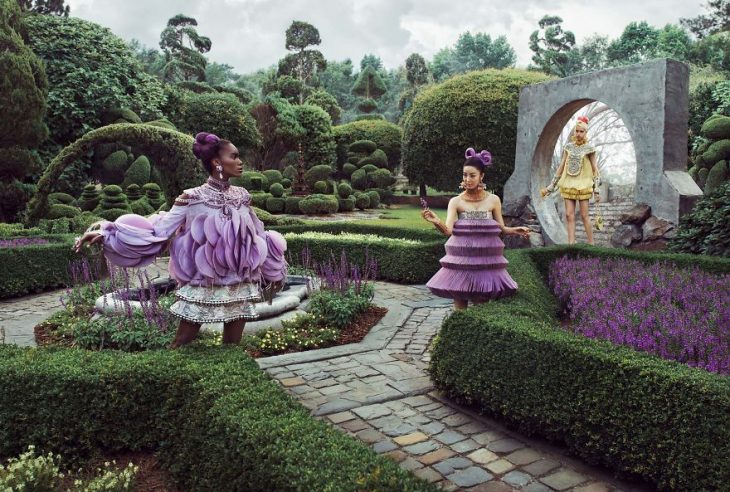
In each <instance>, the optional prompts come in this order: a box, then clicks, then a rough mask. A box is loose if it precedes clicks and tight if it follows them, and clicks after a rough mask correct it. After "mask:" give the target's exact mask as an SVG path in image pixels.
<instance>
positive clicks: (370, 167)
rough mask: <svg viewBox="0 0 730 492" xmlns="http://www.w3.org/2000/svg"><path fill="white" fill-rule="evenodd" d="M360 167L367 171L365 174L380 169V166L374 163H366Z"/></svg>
mask: <svg viewBox="0 0 730 492" xmlns="http://www.w3.org/2000/svg"><path fill="white" fill-rule="evenodd" d="M360 169H362V170H363V171H365V174H370V173H372V172H374V171H377V170H378V166H374V165H372V164H365V165H363V166H362V167H361V168H360ZM386 171H387V169H386Z"/></svg>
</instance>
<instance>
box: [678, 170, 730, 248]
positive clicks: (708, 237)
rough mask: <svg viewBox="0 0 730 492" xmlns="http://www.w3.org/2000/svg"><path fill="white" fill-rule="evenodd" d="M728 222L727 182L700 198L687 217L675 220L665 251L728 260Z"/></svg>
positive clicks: (729, 189)
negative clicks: (675, 233) (674, 229)
mask: <svg viewBox="0 0 730 492" xmlns="http://www.w3.org/2000/svg"><path fill="white" fill-rule="evenodd" d="M702 170H706V169H702ZM702 170H701V171H702ZM729 221H730V182H728V181H725V182H724V183H723V184H721V185H719V186H718V187H717V188H716V189H715V190H714V191H713V192H711V193H709V194H707V195H705V196H703V197H702V198H700V199H699V200H698V201H697V203H696V204H695V206H694V208H693V209H692V212H691V213H689V214H685V215H683V216H682V217H681V218H680V219H679V225H678V226H677V235H676V236H675V237H674V238H672V239H671V240H670V241H669V249H670V250H671V251H677V252H682V253H693V254H701V255H710V256H723V257H730V228H728V227H727V224H728V223H730V222H729Z"/></svg>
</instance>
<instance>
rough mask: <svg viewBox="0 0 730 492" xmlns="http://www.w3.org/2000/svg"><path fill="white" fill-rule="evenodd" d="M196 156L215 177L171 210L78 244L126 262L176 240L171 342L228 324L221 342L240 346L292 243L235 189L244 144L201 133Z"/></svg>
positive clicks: (124, 222) (129, 218)
mask: <svg viewBox="0 0 730 492" xmlns="http://www.w3.org/2000/svg"><path fill="white" fill-rule="evenodd" d="M193 153H194V154H195V156H196V157H197V158H198V159H200V160H201V161H202V163H203V166H204V167H205V170H206V171H207V172H208V173H209V174H210V177H209V178H208V181H207V182H206V183H204V184H203V185H201V186H198V187H196V188H192V189H189V190H185V192H184V193H183V194H182V195H180V196H179V197H178V198H177V199H176V200H175V204H174V205H173V207H172V208H171V209H170V211H169V212H167V213H165V212H159V213H157V214H155V215H152V216H151V217H149V218H145V217H142V216H139V215H134V214H128V215H123V216H121V217H119V218H118V219H117V220H116V221H114V222H107V221H103V222H101V223H100V229H99V230H89V231H87V232H86V233H85V234H84V235H83V236H82V237H81V238H80V239H79V240H78V241H77V242H76V245H75V248H76V250H77V251H79V250H80V249H81V247H82V246H83V245H84V244H86V243H89V244H94V243H101V244H102V247H103V251H104V255H105V256H106V258H107V259H108V260H109V261H110V262H111V263H113V264H115V265H118V266H122V267H142V266H145V265H148V264H150V263H151V262H152V261H153V260H154V258H155V256H157V255H158V254H159V253H160V252H161V251H162V250H163V249H164V248H165V246H166V245H167V242H168V239H169V238H170V237H173V236H174V238H173V239H172V242H171V244H170V263H169V270H170V275H171V276H172V277H173V278H174V279H175V280H176V281H177V282H178V286H179V288H178V290H177V291H176V296H177V301H176V302H175V303H174V304H173V305H172V306H171V308H170V309H171V311H172V313H173V314H175V315H176V316H177V317H179V318H180V326H179V327H178V330H177V334H176V336H175V341H174V342H173V344H172V346H173V347H179V346H181V345H185V344H187V343H190V342H191V341H193V340H194V339H195V337H196V336H197V334H198V331H199V330H200V325H201V323H215V322H223V323H224V328H223V343H234V344H236V343H238V342H240V340H241V335H242V333H243V328H244V325H245V323H246V320H248V319H255V318H256V317H257V314H256V310H255V308H254V305H253V303H254V302H257V301H260V300H261V297H262V290H276V289H277V288H280V287H281V285H283V282H284V279H285V277H286V269H287V264H286V261H285V259H284V251H286V241H285V240H284V238H283V237H282V236H281V234H279V233H278V232H275V231H264V226H263V223H262V222H261V221H260V220H259V219H258V217H256V214H255V213H254V212H253V211H252V209H251V206H250V203H251V196H250V195H249V193H248V191H246V190H245V189H244V188H240V187H237V186H231V184H230V183H229V178H232V177H236V176H240V175H241V172H242V171H243V167H242V163H241V159H240V157H239V154H238V149H236V147H235V146H234V145H233V144H232V143H231V142H229V141H227V140H223V139H220V138H218V137H217V136H215V135H213V134H210V133H198V134H197V135H196V137H195V143H194V144H193Z"/></svg>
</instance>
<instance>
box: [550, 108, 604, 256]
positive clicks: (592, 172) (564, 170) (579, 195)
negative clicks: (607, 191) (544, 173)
mask: <svg viewBox="0 0 730 492" xmlns="http://www.w3.org/2000/svg"><path fill="white" fill-rule="evenodd" d="M600 184H601V179H600V176H599V173H598V166H597V165H596V149H595V147H593V146H592V145H591V144H590V143H588V118H586V117H585V116H579V117H578V122H577V123H576V124H575V129H574V130H573V135H572V136H571V137H570V142H569V143H568V144H567V145H566V146H565V149H564V150H563V159H562V161H561V162H560V166H559V167H558V171H557V173H556V174H555V177H554V178H553V180H552V182H551V183H550V185H549V186H548V187H547V188H543V189H542V190H540V194H541V195H542V196H543V198H544V197H546V196H548V195H550V194H551V193H553V192H555V191H556V189H559V190H560V196H562V197H563V199H564V200H565V222H566V224H567V225H568V244H575V207H576V202H577V203H578V204H579V207H580V218H581V219H582V220H583V226H584V227H585V231H586V236H588V244H593V227H592V225H591V219H590V217H589V216H588V200H590V198H591V196H593V197H594V200H595V201H596V203H598V202H599V201H600V198H599V194H598V187H599V186H600Z"/></svg>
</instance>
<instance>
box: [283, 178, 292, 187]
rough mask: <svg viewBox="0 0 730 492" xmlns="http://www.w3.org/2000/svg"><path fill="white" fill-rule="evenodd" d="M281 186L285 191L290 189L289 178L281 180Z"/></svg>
mask: <svg viewBox="0 0 730 492" xmlns="http://www.w3.org/2000/svg"><path fill="white" fill-rule="evenodd" d="M281 186H283V187H284V188H286V189H289V188H291V179H289V178H284V179H282V180H281Z"/></svg>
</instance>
